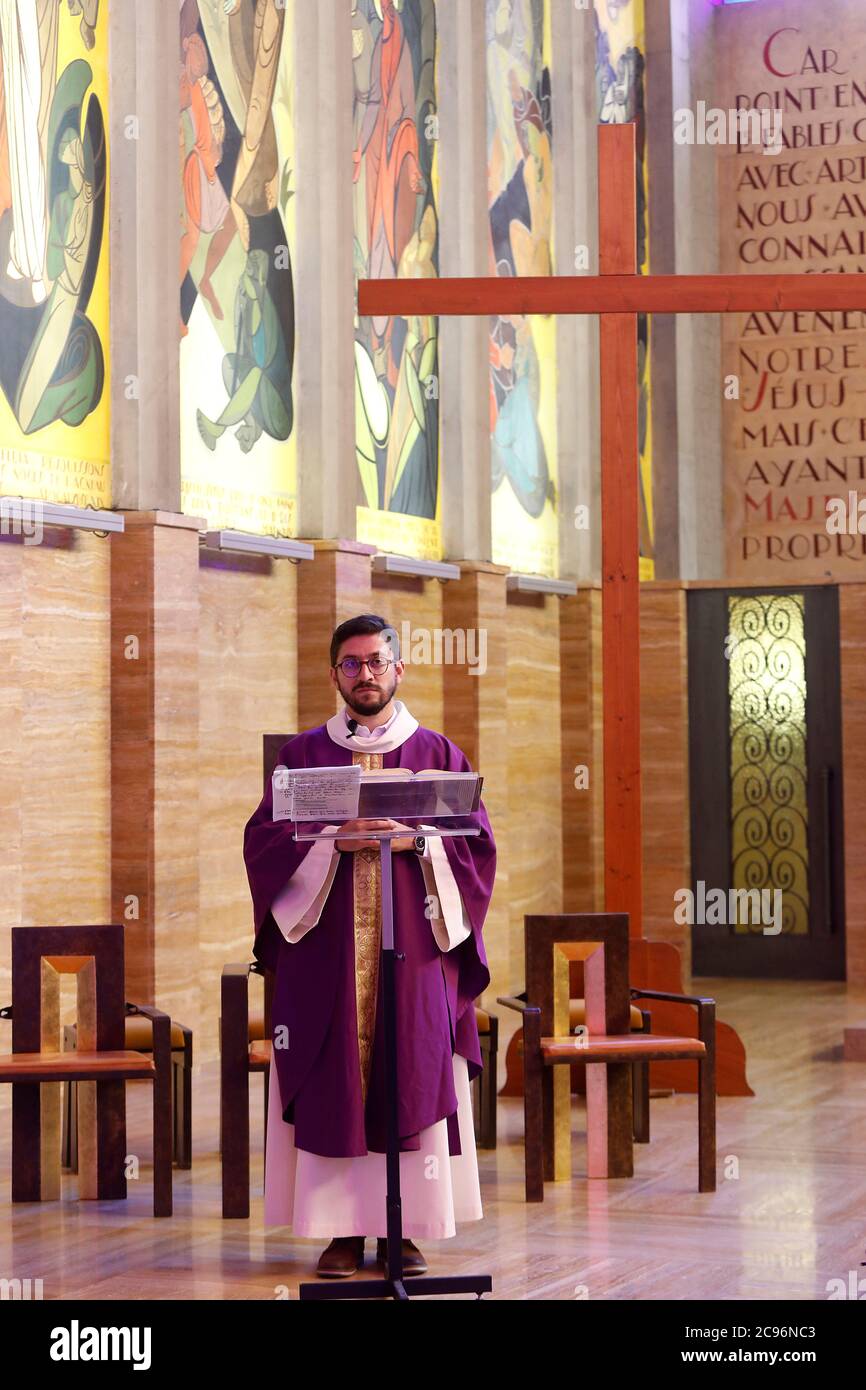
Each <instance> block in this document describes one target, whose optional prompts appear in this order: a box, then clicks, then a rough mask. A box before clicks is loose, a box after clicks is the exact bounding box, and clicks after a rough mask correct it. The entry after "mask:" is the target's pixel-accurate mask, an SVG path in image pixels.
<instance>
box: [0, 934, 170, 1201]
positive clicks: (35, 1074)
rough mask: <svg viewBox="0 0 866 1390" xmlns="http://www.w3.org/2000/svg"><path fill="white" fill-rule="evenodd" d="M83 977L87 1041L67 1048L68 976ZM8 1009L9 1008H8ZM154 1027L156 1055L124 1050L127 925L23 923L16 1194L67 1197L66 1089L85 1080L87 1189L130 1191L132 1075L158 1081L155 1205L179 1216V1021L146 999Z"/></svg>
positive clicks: (5, 1078)
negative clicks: (63, 1184)
mask: <svg viewBox="0 0 866 1390" xmlns="http://www.w3.org/2000/svg"><path fill="white" fill-rule="evenodd" d="M63 974H71V975H75V976H76V979H77V993H78V1010H77V1012H78V1039H79V1042H80V1043H81V1047H80V1048H78V1049H77V1050H76V1051H75V1052H64V1051H63V1050H62V1049H61V1045H60V1042H61V1028H60V976H61V975H63ZM3 1012H4V1013H6V1014H7V1015H8V1012H9V1011H8V1010H4V1011H3ZM136 1012H137V1013H138V1014H139V1015H141V1016H142V1017H143V1018H146V1019H148V1021H149V1023H150V1025H151V1027H152V1030H153V1052H152V1054H151V1055H150V1056H147V1055H145V1054H144V1053H141V1052H136V1051H126V1050H125V1049H124V1016H125V1013H124V952H123V927H120V926H99V927H96V926H93V927H13V929H12V1005H11V1015H12V1052H11V1054H8V1055H4V1056H0V1082H6V1083H9V1084H11V1086H12V1200H13V1202H40V1201H51V1200H55V1199H57V1198H58V1197H59V1196H60V1114H61V1096H60V1087H59V1086H56V1085H52V1086H49V1085H46V1083H48V1082H64V1081H65V1082H70V1081H74V1082H77V1083H78V1106H79V1119H78V1132H79V1145H78V1147H79V1183H78V1189H79V1196H80V1197H82V1198H99V1199H103V1198H123V1197H126V1195H127V1190H126V1174H125V1167H126V1159H127V1153H126V1082H127V1081H132V1080H147V1081H150V1083H151V1085H152V1086H153V1156H154V1157H153V1211H154V1215H155V1216H171V1211H172V1174H171V1020H170V1019H169V1017H168V1015H167V1014H164V1013H162V1012H161V1011H160V1010H159V1009H153V1008H149V1007H146V1006H145V1005H138V1006H136Z"/></svg>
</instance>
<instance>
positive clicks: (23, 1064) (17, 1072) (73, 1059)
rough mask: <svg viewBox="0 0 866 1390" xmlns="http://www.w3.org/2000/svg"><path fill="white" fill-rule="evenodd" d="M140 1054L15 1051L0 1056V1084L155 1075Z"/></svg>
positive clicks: (148, 1058)
mask: <svg viewBox="0 0 866 1390" xmlns="http://www.w3.org/2000/svg"><path fill="white" fill-rule="evenodd" d="M155 1072H156V1067H155V1064H154V1061H153V1058H152V1057H147V1056H145V1055H143V1054H142V1053H140V1052H14V1053H9V1054H7V1055H6V1056H0V1081H89V1080H93V1081H99V1080H103V1081H109V1080H119V1079H123V1078H127V1077H134V1076H154V1075H155Z"/></svg>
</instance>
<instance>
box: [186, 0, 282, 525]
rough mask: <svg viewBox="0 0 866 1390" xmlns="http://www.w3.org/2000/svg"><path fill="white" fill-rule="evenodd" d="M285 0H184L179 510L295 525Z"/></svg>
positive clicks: (213, 519)
mask: <svg viewBox="0 0 866 1390" xmlns="http://www.w3.org/2000/svg"><path fill="white" fill-rule="evenodd" d="M289 21H290V16H289V15H288V14H287V6H286V3H285V0H182V4H181V9H180V160H181V171H182V174H181V176H182V181H183V211H182V226H181V239H180V309H181V313H180V318H181V322H180V329H179V331H180V334H181V338H182V341H181V348H180V371H181V400H180V407H181V468H182V479H183V483H182V496H183V509H184V511H186V512H190V513H193V514H195V515H200V516H203V517H205V518H206V519H207V521H208V524H209V525H210V526H211V527H212V528H217V527H232V526H233V527H238V528H239V529H241V530H246V531H253V532H258V533H263V534H269V535H294V534H295V532H296V473H297V453H296V440H295V431H294V404H293V393H292V375H293V365H294V357H295V305H294V282H293V264H294V261H295V219H294V205H293V198H294V194H295V187H294V164H295V160H294V143H293V130H294V127H293V118H292V112H293V107H292V103H293V94H292V91H293V68H292V64H293V44H292V40H291V28H292V26H291V23H290V22H289Z"/></svg>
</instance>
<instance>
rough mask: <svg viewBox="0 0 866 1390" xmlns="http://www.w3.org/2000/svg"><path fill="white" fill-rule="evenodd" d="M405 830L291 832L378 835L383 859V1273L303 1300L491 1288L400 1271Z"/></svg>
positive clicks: (477, 1278) (477, 1281)
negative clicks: (400, 932) (397, 899)
mask: <svg viewBox="0 0 866 1390" xmlns="http://www.w3.org/2000/svg"><path fill="white" fill-rule="evenodd" d="M405 833H406V832H405V830H392V831H374V832H372V833H371V832H369V831H367V832H356V834H355V835H354V837H353V836H351V835H346V836H343V835H342V833H341V832H340V831H336V832H328V833H327V834H326V835H325V836H324V837H323V836H319V835H315V836H302V835H296V837H295V838H296V839H299V840H300V839H307V838H309V839H321V838H330V839H336V838H337V836H339V837H340V838H341V839H351V838H355V839H366V840H373V839H375V840H379V842H380V843H379V852H380V855H381V863H382V987H383V997H382V1006H383V1009H382V1012H383V1022H384V1031H385V1089H386V1093H387V1102H388V1134H387V1150H386V1172H387V1198H386V1202H387V1210H386V1219H387V1234H388V1274H387V1278H385V1279H341V1280H339V1281H337V1280H335V1281H334V1282H330V1281H329V1282H327V1283H326V1282H325V1281H324V1280H322V1281H321V1282H318V1283H315V1284H301V1285H300V1288H299V1290H298V1296H299V1298H300V1299H301V1300H302V1301H303V1302H327V1301H330V1300H332V1299H337V1300H339V1299H354V1298H393V1299H397V1300H398V1301H400V1302H404V1301H406V1302H408V1300H409V1299H410V1298H424V1297H430V1296H432V1295H436V1294H453V1293H474V1294H475V1295H476V1296H477V1297H478V1298H480V1297H481V1295H482V1294H485V1293H491V1292H492V1289H493V1280H492V1278H491V1276H490V1275H489V1274H465V1275H454V1276H451V1277H446V1276H442V1277H441V1278H427V1277H425V1276H418V1275H413V1276H412V1277H411V1278H410V1279H405V1278H404V1275H403V1210H402V1204H401V1200H400V1136H399V1118H398V1107H397V1084H398V1081H397V996H396V962H397V960H398V959H400V960H402V959H403V957H402V956H399V957H398V956H397V954H396V952H395V950H394V899H393V891H394V889H393V880H392V877H391V841H392V840H394V839H397V838H398V837H399V836H400V835H405ZM479 833H480V832H479V831H478V830H475V829H471V830H433V831H431V830H428V829H425V831H424V834H425V835H428V836H431V835H437V836H442V835H449V836H450V835H477V834H479Z"/></svg>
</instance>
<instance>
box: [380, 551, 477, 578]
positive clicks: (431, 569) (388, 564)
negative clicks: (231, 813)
mask: <svg viewBox="0 0 866 1390" xmlns="http://www.w3.org/2000/svg"><path fill="white" fill-rule="evenodd" d="M373 569H374V571H375V572H376V573H377V574H408V575H411V576H413V577H414V578H415V579H459V578H460V566H459V565H449V564H447V563H446V562H445V561H444V560H413V559H412V558H411V557H410V556H409V555H386V554H384V553H381V554H379V555H374V556H373Z"/></svg>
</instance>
